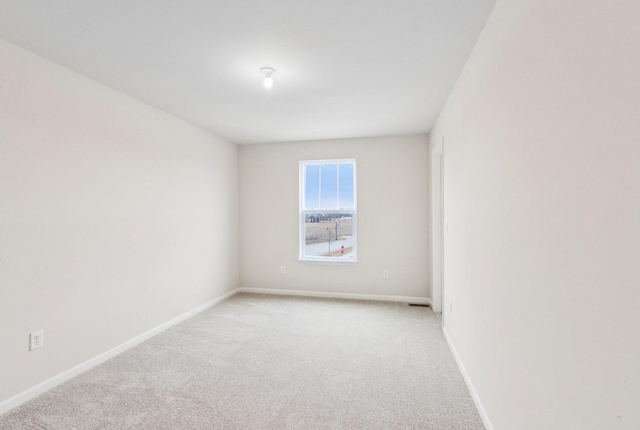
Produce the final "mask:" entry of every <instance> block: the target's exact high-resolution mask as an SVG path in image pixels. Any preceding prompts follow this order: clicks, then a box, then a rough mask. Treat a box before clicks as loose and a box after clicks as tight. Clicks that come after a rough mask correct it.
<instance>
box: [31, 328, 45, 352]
mask: <svg viewBox="0 0 640 430" xmlns="http://www.w3.org/2000/svg"><path fill="white" fill-rule="evenodd" d="M42 346H44V330H38V331H34V332H32V333H29V351H33V350H34V349H37V348H41V347H42Z"/></svg>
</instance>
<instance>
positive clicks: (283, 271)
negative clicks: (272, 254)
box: [280, 266, 287, 274]
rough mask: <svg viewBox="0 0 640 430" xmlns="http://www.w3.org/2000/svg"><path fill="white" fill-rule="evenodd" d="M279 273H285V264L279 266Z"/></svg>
mask: <svg viewBox="0 0 640 430" xmlns="http://www.w3.org/2000/svg"><path fill="white" fill-rule="evenodd" d="M280 273H282V274H285V273H287V267H286V266H280Z"/></svg>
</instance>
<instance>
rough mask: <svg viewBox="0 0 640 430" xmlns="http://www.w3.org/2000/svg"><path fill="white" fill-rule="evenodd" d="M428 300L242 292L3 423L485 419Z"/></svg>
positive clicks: (398, 425)
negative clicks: (415, 304) (366, 299)
mask: <svg viewBox="0 0 640 430" xmlns="http://www.w3.org/2000/svg"><path fill="white" fill-rule="evenodd" d="M483 428H484V427H483V425H482V422H481V420H480V417H479V415H478V412H477V410H476V409H475V406H474V404H473V402H472V400H471V398H470V395H469V392H468V390H467V387H466V386H465V383H464V381H463V379H462V377H461V375H460V373H459V371H458V368H457V367H456V364H455V362H454V359H453V356H452V355H451V352H450V351H449V349H448V347H447V344H446V342H445V339H444V337H443V335H442V332H441V330H440V315H439V314H434V313H433V312H432V311H431V310H430V309H429V308H424V307H410V306H407V305H406V304H399V303H383V302H364V301H355V300H335V299H316V298H302V297H284V296H268V295H255V294H237V295H235V296H233V297H231V298H229V299H227V300H225V301H224V302H222V303H220V304H218V305H216V306H214V307H213V308H210V309H209V310H207V311H204V312H202V313H200V314H198V315H196V316H195V317H193V318H191V319H189V320H187V321H185V322H183V323H181V324H178V325H176V326H174V327H172V328H171V329H169V330H167V331H165V332H163V333H161V334H159V335H158V336H156V337H154V338H152V339H150V340H148V341H146V342H144V343H142V344H140V345H138V346H136V347H135V348H132V349H130V350H128V351H126V352H125V353H123V354H121V355H119V356H117V357H115V358H113V359H111V360H109V361H108V362H106V363H104V364H102V365H100V366H98V367H96V368H94V369H92V370H90V371H88V372H86V373H84V374H82V375H80V376H78V377H76V378H75V379H73V380H71V381H69V382H67V383H65V384H63V385H60V386H59V387H57V388H55V389H53V390H51V391H49V392H48V393H45V394H43V395H42V396H40V397H38V398H36V399H34V400H32V401H30V402H28V403H25V404H24V405H22V406H21V407H19V408H17V409H14V410H13V411H10V412H9V413H7V414H5V415H3V416H2V417H0V429H12V430H18V429H64V430H69V429H252V430H253V429H301V430H303V429H452V430H465V429H483Z"/></svg>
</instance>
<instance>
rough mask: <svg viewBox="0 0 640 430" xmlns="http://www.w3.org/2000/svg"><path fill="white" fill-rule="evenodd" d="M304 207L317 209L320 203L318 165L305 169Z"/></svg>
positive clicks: (311, 165)
mask: <svg viewBox="0 0 640 430" xmlns="http://www.w3.org/2000/svg"><path fill="white" fill-rule="evenodd" d="M305 172H306V176H305V179H304V184H305V190H304V197H305V198H304V207H305V208H307V209H318V208H319V206H318V204H319V202H320V200H319V199H320V165H318V164H309V165H307V166H306V169H305Z"/></svg>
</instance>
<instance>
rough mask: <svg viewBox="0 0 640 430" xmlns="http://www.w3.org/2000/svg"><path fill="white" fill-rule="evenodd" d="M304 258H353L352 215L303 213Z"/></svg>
mask: <svg viewBox="0 0 640 430" xmlns="http://www.w3.org/2000/svg"><path fill="white" fill-rule="evenodd" d="M304 230H305V250H304V255H305V257H335V258H342V259H349V258H353V245H354V238H353V214H352V213H340V214H324V213H321V212H306V213H305V229H304Z"/></svg>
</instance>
